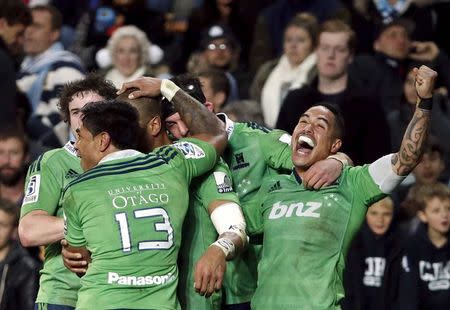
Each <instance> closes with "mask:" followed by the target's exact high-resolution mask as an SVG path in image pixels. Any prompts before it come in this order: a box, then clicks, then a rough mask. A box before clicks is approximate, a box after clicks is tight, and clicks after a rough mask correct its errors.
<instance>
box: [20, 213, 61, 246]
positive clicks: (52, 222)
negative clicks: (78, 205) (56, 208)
mask: <svg viewBox="0 0 450 310" xmlns="http://www.w3.org/2000/svg"><path fill="white" fill-rule="evenodd" d="M42 212H44V211H42ZM19 237H20V242H21V243H22V245H23V246H25V247H29V246H38V245H47V244H50V243H54V242H58V241H60V240H61V239H63V238H64V220H63V219H62V218H59V217H56V216H51V215H48V214H44V213H38V214H33V213H29V214H27V215H25V216H24V217H23V218H22V219H21V220H20V222H19Z"/></svg>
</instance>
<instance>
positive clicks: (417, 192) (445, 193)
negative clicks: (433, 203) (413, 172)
mask: <svg viewBox="0 0 450 310" xmlns="http://www.w3.org/2000/svg"><path fill="white" fill-rule="evenodd" d="M433 198H439V199H440V200H447V199H450V188H449V187H448V186H447V185H445V184H443V183H439V182H438V183H434V184H426V185H419V186H413V187H411V189H410V190H409V192H408V195H407V198H406V200H405V201H408V203H406V202H405V205H414V206H415V207H416V208H417V210H419V211H424V210H425V208H426V206H427V203H428V202H429V201H430V200H431V199H433Z"/></svg>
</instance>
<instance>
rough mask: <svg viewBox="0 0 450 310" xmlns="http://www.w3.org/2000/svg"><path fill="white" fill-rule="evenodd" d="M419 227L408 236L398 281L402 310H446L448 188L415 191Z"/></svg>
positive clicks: (449, 293) (449, 290)
mask: <svg viewBox="0 0 450 310" xmlns="http://www.w3.org/2000/svg"><path fill="white" fill-rule="evenodd" d="M415 197H416V204H417V207H418V209H419V211H418V212H417V216H418V217H419V219H420V220H421V222H422V224H421V225H420V226H419V227H418V229H417V232H416V233H415V234H414V236H412V237H411V239H410V242H409V243H408V248H407V250H406V257H405V259H404V264H403V272H402V276H401V281H400V296H401V305H402V309H418V310H421V309H424V310H425V309H433V310H443V309H448V306H449V301H450V245H449V242H448V236H449V228H450V188H449V187H447V186H445V185H444V184H441V183H435V184H431V185H424V186H421V187H419V188H418V189H417V195H415Z"/></svg>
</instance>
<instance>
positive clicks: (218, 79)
mask: <svg viewBox="0 0 450 310" xmlns="http://www.w3.org/2000/svg"><path fill="white" fill-rule="evenodd" d="M198 76H200V77H203V78H207V79H209V80H210V84H211V88H212V90H213V92H214V93H218V92H221V91H222V92H224V93H225V103H224V105H225V104H226V103H227V101H228V96H229V95H230V81H229V80H228V78H227V76H226V74H225V73H224V72H223V71H222V70H217V69H210V70H206V71H201V72H199V73H198ZM205 101H206V99H205Z"/></svg>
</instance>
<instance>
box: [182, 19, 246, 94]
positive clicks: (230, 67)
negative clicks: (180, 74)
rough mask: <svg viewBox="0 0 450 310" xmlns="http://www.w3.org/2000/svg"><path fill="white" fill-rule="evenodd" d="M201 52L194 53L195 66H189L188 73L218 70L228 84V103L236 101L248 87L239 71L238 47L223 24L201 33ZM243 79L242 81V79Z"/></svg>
mask: <svg viewBox="0 0 450 310" xmlns="http://www.w3.org/2000/svg"><path fill="white" fill-rule="evenodd" d="M200 45H201V52H199V53H194V54H192V55H191V57H194V58H195V57H197V58H198V59H197V61H198V63H197V65H195V66H193V65H192V64H191V66H190V68H188V71H189V72H190V73H198V72H199V71H205V70H210V69H214V70H220V71H222V72H224V73H225V75H226V76H227V78H228V82H229V83H230V95H229V96H230V97H229V99H230V101H235V100H238V99H239V97H240V94H241V92H240V91H241V90H244V89H247V87H246V86H248V83H247V80H246V76H245V73H244V72H240V71H239V67H238V64H239V53H240V46H239V44H238V41H237V40H236V38H235V36H234V34H233V33H232V32H231V30H230V29H229V28H228V26H226V25H224V24H215V25H213V26H211V27H209V28H208V29H206V31H205V32H204V33H203V37H202V40H201V43H200ZM243 77H244V79H242V78H243Z"/></svg>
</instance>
